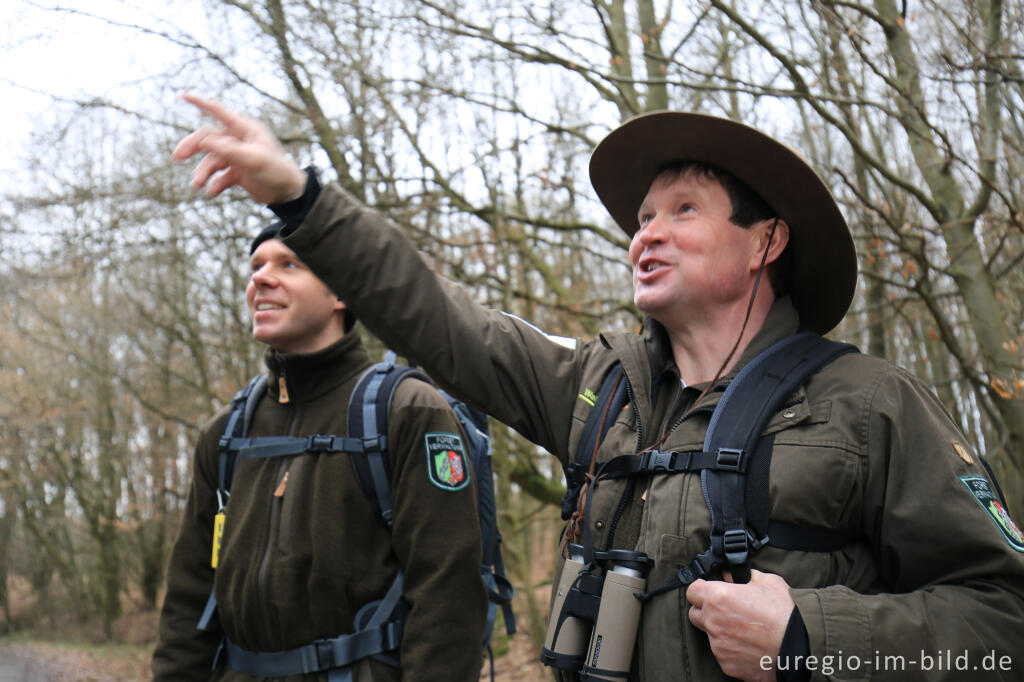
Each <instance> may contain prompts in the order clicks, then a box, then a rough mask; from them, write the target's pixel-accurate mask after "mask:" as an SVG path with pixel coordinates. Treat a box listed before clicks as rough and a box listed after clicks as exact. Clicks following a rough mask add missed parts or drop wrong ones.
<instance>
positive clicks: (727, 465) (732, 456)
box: [715, 448, 747, 473]
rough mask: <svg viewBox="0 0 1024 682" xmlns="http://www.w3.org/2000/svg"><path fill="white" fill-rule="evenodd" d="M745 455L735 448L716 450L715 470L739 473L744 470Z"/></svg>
mask: <svg viewBox="0 0 1024 682" xmlns="http://www.w3.org/2000/svg"><path fill="white" fill-rule="evenodd" d="M744 455H746V453H745V452H744V451H743V450H739V449H737V448H718V456H717V457H716V458H715V468H716V469H720V470H725V471H735V472H737V473H738V472H741V471H743V470H744V469H745V468H746V464H747V462H746V457H745V456H744Z"/></svg>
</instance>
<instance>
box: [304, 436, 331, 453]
mask: <svg viewBox="0 0 1024 682" xmlns="http://www.w3.org/2000/svg"><path fill="white" fill-rule="evenodd" d="M333 448H334V436H322V435H320V434H313V435H312V436H309V437H307V438H306V452H327V451H329V450H331V449H333Z"/></svg>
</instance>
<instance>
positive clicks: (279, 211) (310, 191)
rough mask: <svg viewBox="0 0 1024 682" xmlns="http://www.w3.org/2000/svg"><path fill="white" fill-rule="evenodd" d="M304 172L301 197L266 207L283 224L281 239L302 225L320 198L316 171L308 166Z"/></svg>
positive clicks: (318, 179)
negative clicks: (303, 186)
mask: <svg viewBox="0 0 1024 682" xmlns="http://www.w3.org/2000/svg"><path fill="white" fill-rule="evenodd" d="M305 171H306V188H305V190H303V192H302V196H300V197H299V198H298V199H293V200H292V201H283V202H281V203H278V204H269V205H268V206H267V208H269V209H270V210H271V211H273V212H274V215H276V216H277V217H278V218H280V219H281V222H283V223H284V228H283V229H282V230H281V236H282V237H287V236H288V235H290V234H291V233H292V232H294V231H295V230H296V228H298V226H299V225H301V224H302V221H303V220H305V219H306V216H307V215H309V212H310V211H311V210H313V204H314V203H316V199H317V197H318V196H320V178H319V177H318V176H317V173H316V169H315V168H313V167H312V166H308V167H306V169H305Z"/></svg>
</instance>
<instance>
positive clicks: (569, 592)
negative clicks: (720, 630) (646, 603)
mask: <svg viewBox="0 0 1024 682" xmlns="http://www.w3.org/2000/svg"><path fill="white" fill-rule="evenodd" d="M603 565H604V566H607V568H603ZM650 565H651V560H650V559H649V558H648V557H647V555H646V554H644V553H643V552H632V551H629V550H623V549H613V550H608V551H604V552H594V561H593V562H591V563H586V562H585V561H584V559H583V547H581V546H580V545H576V544H570V545H569V557H568V559H566V561H565V564H564V565H563V566H562V573H561V575H560V576H559V580H558V591H557V592H556V593H555V599H554V604H553V608H552V609H551V617H550V619H549V620H548V629H547V634H546V636H545V639H544V649H543V651H542V652H541V656H540V660H541V663H543V664H544V665H548V666H551V667H553V668H559V669H561V670H565V671H571V672H576V673H579V675H580V679H581V680H583V681H584V682H589V681H591V680H594V681H596V680H619V681H621V680H625V679H626V678H627V677H628V676H629V666H630V663H631V661H632V660H633V647H634V645H635V644H636V632H637V628H638V626H639V624H640V609H641V607H642V606H643V604H642V603H641V602H640V599H639V598H638V595H639V594H641V593H642V592H643V591H644V589H645V587H646V586H647V573H648V571H649V570H650Z"/></svg>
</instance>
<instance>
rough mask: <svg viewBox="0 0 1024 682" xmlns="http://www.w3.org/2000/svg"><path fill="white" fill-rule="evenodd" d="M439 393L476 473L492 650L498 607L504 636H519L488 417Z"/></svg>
mask: <svg viewBox="0 0 1024 682" xmlns="http://www.w3.org/2000/svg"><path fill="white" fill-rule="evenodd" d="M438 392H439V393H440V394H441V396H442V397H443V398H444V399H445V400H446V401H447V402H448V405H449V406H451V408H452V411H454V412H455V416H457V417H458V418H459V422H460V423H461V424H462V429H463V430H464V431H465V432H466V439H467V440H468V441H469V442H468V445H469V452H470V458H471V460H472V465H473V473H474V474H475V475H476V495H477V497H476V509H477V515H478V517H479V518H480V539H481V545H482V549H483V551H482V560H481V562H480V577H481V578H482V579H483V583H484V587H485V588H486V589H487V599H488V601H489V602H490V603H489V604H488V609H487V622H486V624H485V625H484V636H483V646H484V647H490V642H491V634H492V632H493V629H494V621H495V618H496V616H497V607H498V606H500V607H501V613H502V618H503V620H504V622H505V632H506V633H508V634H510V635H514V634H515V632H516V619H515V614H514V613H513V612H512V598H513V597H514V596H515V588H514V587H513V586H512V582H511V581H510V580H509V579H508V577H507V575H506V573H505V561H504V559H503V558H502V555H501V533H500V532H499V530H498V505H497V501H496V500H495V496H494V473H493V468H492V467H491V435H490V428H489V426H488V423H487V415H486V414H484V413H483V412H481V411H480V410H478V409H476V408H474V407H470V406H469V405H467V404H466V403H464V402H462V401H461V400H459V399H457V398H455V397H454V396H452V395H451V394H449V393H448V392H446V391H438Z"/></svg>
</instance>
